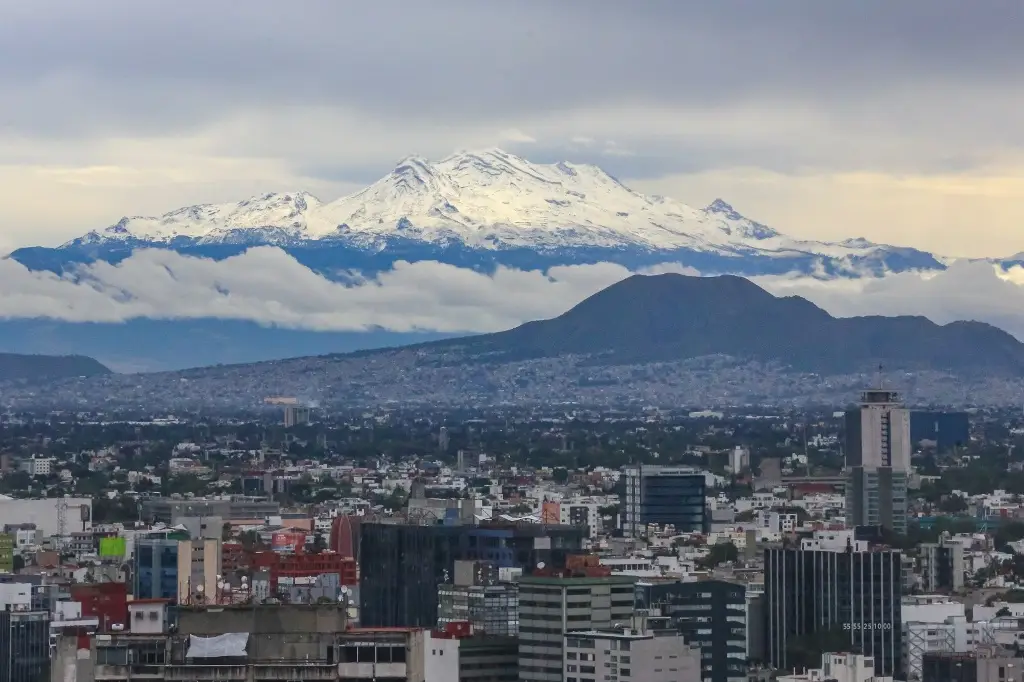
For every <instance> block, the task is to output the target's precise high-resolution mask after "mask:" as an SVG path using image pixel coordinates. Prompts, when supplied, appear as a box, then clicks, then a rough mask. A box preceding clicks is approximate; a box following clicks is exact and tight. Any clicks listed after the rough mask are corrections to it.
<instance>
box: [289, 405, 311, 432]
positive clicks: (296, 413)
mask: <svg viewBox="0 0 1024 682" xmlns="http://www.w3.org/2000/svg"><path fill="white" fill-rule="evenodd" d="M309 421H310V409H309V408H308V407H299V406H297V405H286V406H285V408H284V428H286V429H290V428H292V427H293V426H302V425H304V424H308V423H309Z"/></svg>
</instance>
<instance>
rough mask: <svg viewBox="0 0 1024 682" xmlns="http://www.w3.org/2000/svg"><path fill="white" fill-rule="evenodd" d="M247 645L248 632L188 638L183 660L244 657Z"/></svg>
mask: <svg viewBox="0 0 1024 682" xmlns="http://www.w3.org/2000/svg"><path fill="white" fill-rule="evenodd" d="M248 643H249V633H248V632H226V633H224V634H223V635H217V636H216V637H196V636H195V635H189V636H188V653H187V654H185V658H225V657H232V656H245V646H246V645H247V644H248Z"/></svg>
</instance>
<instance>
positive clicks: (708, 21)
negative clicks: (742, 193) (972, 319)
mask: <svg viewBox="0 0 1024 682" xmlns="http://www.w3.org/2000/svg"><path fill="white" fill-rule="evenodd" d="M0 8H2V9H3V12H4V17H5V20H4V21H3V22H0V98H2V99H3V101H4V102H5V107H4V114H3V117H4V124H5V125H4V128H5V129H6V130H7V131H8V132H9V134H11V133H13V134H15V135H19V136H27V137H30V138H43V139H59V140H65V141H66V140H74V141H78V142H81V141H82V140H84V139H88V138H93V137H104V136H117V137H124V136H126V135H127V136H137V137H145V136H157V137H159V136H166V135H170V134H176V135H199V136H206V135H212V133H211V132H210V131H211V129H212V130H213V131H214V132H215V133H216V135H215V137H216V139H211V140H210V141H209V145H210V146H211V147H212V148H214V149H216V150H226V151H228V152H230V153H233V154H238V155H243V156H244V155H247V154H252V153H253V149H254V148H256V149H261V150H263V151H266V152H267V153H269V154H272V155H280V156H285V157H288V158H289V161H290V162H291V163H294V164H295V165H297V166H302V167H307V168H322V167H323V166H324V165H325V164H327V163H328V162H329V161H331V160H332V159H330V158H320V157H319V155H318V154H317V153H316V150H317V149H318V148H320V149H323V148H324V147H327V148H328V149H329V150H330V151H331V153H333V154H334V155H335V158H334V159H333V171H332V172H335V173H340V174H343V175H345V178H344V179H354V178H355V177H356V175H360V177H358V179H360V180H362V179H365V178H364V177H362V175H361V174H362V173H364V172H365V171H363V169H364V168H365V165H366V164H367V163H370V162H371V160H372V163H373V164H374V172H377V171H379V170H381V169H382V168H384V166H385V164H387V163H390V162H392V161H394V160H395V159H397V158H398V157H399V156H402V155H405V154H408V153H413V152H415V153H422V154H427V155H433V154H434V153H435V152H437V153H447V152H449V151H451V141H452V140H451V138H453V137H458V136H457V135H456V134H455V131H463V130H467V129H469V130H470V131H472V130H473V129H475V128H477V127H483V128H487V129H495V130H496V129H500V126H505V127H508V125H512V126H513V127H515V126H516V124H517V123H520V122H529V123H530V124H531V126H532V127H534V128H535V129H536V130H528V131H526V132H527V133H529V136H532V137H537V134H536V133H537V131H539V132H541V133H544V134H543V136H541V137H537V139H538V141H539V142H541V143H542V144H541V146H542V147H543V148H544V149H547V150H549V151H551V152H552V153H554V151H555V150H557V149H558V148H559V147H560V146H563V145H564V144H565V143H566V141H568V140H569V139H570V138H571V137H580V136H585V137H586V136H589V137H593V138H595V139H612V140H615V141H617V142H618V143H619V144H620V145H624V146H625V147H628V148H629V149H630V150H632V152H633V153H632V154H631V155H628V156H627V155H623V154H619V155H617V156H616V155H609V154H607V153H605V152H607V151H608V149H607V147H601V148H600V150H598V149H590V150H589V151H588V150H587V149H583V150H582V153H590V154H592V155H593V156H595V157H602V158H611V159H613V161H614V163H617V164H619V165H618V167H613V168H612V170H613V171H614V172H616V173H618V174H619V175H623V176H628V177H649V176H652V175H655V174H659V173H662V172H666V171H668V172H672V171H684V170H691V169H693V168H694V167H698V168H709V167H722V166H727V165H735V164H743V163H747V164H757V165H760V166H763V167H773V168H784V169H789V170H792V169H794V168H799V167H801V166H806V165H807V164H812V165H818V166H826V167H833V168H837V167H843V168H854V169H859V168H864V167H870V166H871V165H872V164H878V163H881V162H884V163H885V164H887V165H888V166H889V167H894V166H896V165H901V166H903V167H906V168H909V167H914V166H917V167H922V168H924V167H927V168H931V169H935V168H948V167H950V166H960V165H970V164H974V163H978V162H983V161H984V160H985V158H984V157H985V156H986V154H987V153H988V152H989V151H992V152H993V153H995V152H996V151H998V150H1005V149H1006V148H1007V147H1014V148H1016V147H1020V146H1022V145H1024V139H1022V136H1024V133H1022V132H1021V129H1020V126H1018V125H1017V124H1016V123H1017V115H1016V112H1017V111H1019V110H1020V106H1018V105H1019V104H1021V101H1020V97H1021V96H1020V94H1019V93H1020V91H1021V88H1020V86H1021V85H1022V80H1024V73H1022V71H1021V70H1020V69H1019V68H1018V66H1019V64H1021V63H1024V41H1020V40H1019V36H1020V35H1021V33H1022V29H1024V19H1022V15H1021V13H1020V12H1019V5H1018V4H1017V3H1010V2H999V1H996V0H992V1H988V2H979V3H964V2H956V1H955V0H910V1H908V2H901V3H892V2H883V1H881V0H864V1H862V2H856V3H839V2H828V3H813V5H811V6H808V3H806V2H800V1H797V0H779V1H778V2H772V3H751V2H741V1H739V0H718V1H716V2H711V3H709V2H700V1H697V0H655V1H652V2H645V3H621V2H612V1H611V0H599V1H595V2H590V1H587V0H567V1H565V2H558V3H550V2H541V1H540V0H527V1H526V2H518V3H480V2H473V1H471V0H438V1H437V2H431V3H426V4H424V3H407V4H405V5H403V7H402V11H400V12H396V11H394V7H393V6H391V5H388V4H387V3H379V2H344V3H341V2H335V1H333V0H321V1H316V0H311V1H310V2H305V3H303V4H302V5H301V6H296V7H294V8H290V9H289V11H288V12H284V13H282V6H281V4H280V3H279V2H274V1H272V0H250V1H249V2H245V3H212V4H208V5H204V6H203V8H202V11H201V12H199V11H197V8H196V6H195V5H193V4H191V3H159V4H156V3H137V2H130V1H128V0H94V1H92V2H89V3H81V2H75V1H74V0H38V1H36V2H32V3H24V2H17V1H16V0H0ZM72 111H73V112H74V115H69V112H72ZM602 111H603V112H604V113H601V112H602ZM412 112H414V114H415V115H414V116H410V113H412ZM342 119H343V120H349V119H356V120H359V121H361V122H365V121H366V120H370V121H376V122H378V124H379V125H380V127H381V128H384V129H386V130H390V129H393V128H394V126H395V125H397V124H399V123H400V124H401V125H402V126H403V127H409V128H411V129H417V131H418V133H419V134H416V135H410V137H414V138H415V139H417V140H418V141H419V143H418V144H416V145H410V144H404V145H403V147H404V148H403V149H401V150H397V149H396V150H394V151H392V149H391V148H390V147H387V146H385V147H384V148H383V149H384V158H381V157H380V154H381V151H380V150H381V149H382V148H381V147H380V146H379V145H380V143H381V140H382V139H384V138H386V137H387V136H388V135H387V134H385V131H381V133H382V134H381V135H379V136H372V139H373V140H374V142H375V143H376V144H377V145H378V146H376V147H375V148H374V149H375V150H376V152H375V153H371V152H370V150H366V152H365V153H360V150H359V146H360V145H359V144H358V141H356V140H351V139H349V140H348V141H347V143H348V145H349V146H350V147H351V148H352V152H351V154H349V155H340V154H338V152H339V149H337V148H336V147H334V146H333V145H331V144H326V145H325V135H327V134H328V132H329V131H331V130H332V129H334V130H338V127H337V126H338V123H339V120H342ZM317 124H319V125H317ZM239 125H241V126H242V127H241V130H243V131H244V132H246V133H250V132H251V133H253V134H245V135H243V136H241V137H242V139H232V136H231V135H230V134H228V132H229V131H230V130H232V129H239ZM247 126H248V128H247ZM420 129H422V130H420ZM492 132H493V130H492ZM308 138H313V139H308ZM936 139H941V140H942V142H943V144H941V145H936V144H935V141H936ZM552 148H554V149H552ZM544 149H542V150H541V153H544ZM375 154H376V155H375ZM976 156H981V157H982V158H981V159H978V158H975V157H976ZM648 158H649V163H645V160H647V159H648ZM339 159H340V160H339ZM346 159H347V160H346ZM581 160H586V159H581ZM614 163H613V166H614Z"/></svg>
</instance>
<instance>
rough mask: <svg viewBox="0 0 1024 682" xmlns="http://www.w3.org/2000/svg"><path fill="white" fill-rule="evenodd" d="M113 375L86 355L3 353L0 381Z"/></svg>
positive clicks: (0, 362)
mask: <svg viewBox="0 0 1024 682" xmlns="http://www.w3.org/2000/svg"><path fill="white" fill-rule="evenodd" d="M106 374H111V371H110V369H109V368H108V367H106V366H105V365H103V364H102V363H100V362H99V361H98V360H95V359H93V358H90V357H86V356H83V355H35V354H25V353H0V381H27V382H33V383H37V382H41V381H55V380H60V379H69V378H73V377H83V376H84V377H93V376H99V375H106Z"/></svg>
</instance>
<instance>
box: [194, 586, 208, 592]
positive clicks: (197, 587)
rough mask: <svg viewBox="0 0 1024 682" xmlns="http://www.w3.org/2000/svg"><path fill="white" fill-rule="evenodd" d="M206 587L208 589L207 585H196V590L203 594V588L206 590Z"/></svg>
mask: <svg viewBox="0 0 1024 682" xmlns="http://www.w3.org/2000/svg"><path fill="white" fill-rule="evenodd" d="M205 589H206V586H205V585H196V592H198V593H199V594H202V593H203V590H205Z"/></svg>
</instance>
